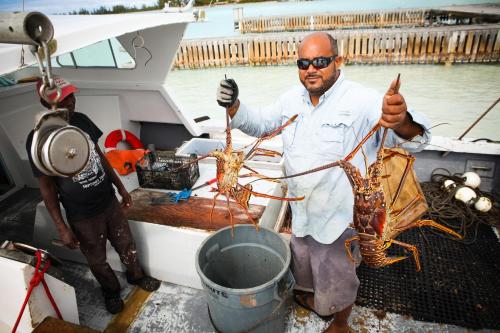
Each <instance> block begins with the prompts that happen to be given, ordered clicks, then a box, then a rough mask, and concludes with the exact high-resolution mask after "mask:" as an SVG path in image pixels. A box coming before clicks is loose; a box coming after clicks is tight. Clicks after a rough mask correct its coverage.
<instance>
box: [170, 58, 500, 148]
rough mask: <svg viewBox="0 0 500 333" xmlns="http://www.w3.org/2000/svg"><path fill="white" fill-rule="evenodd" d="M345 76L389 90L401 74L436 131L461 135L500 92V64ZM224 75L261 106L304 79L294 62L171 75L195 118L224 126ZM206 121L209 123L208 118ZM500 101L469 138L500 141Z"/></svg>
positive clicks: (411, 101)
mask: <svg viewBox="0 0 500 333" xmlns="http://www.w3.org/2000/svg"><path fill="white" fill-rule="evenodd" d="M343 70H344V73H345V75H346V78H348V79H350V80H353V81H357V82H359V83H362V84H364V85H366V86H369V87H372V88H375V89H377V90H378V91H380V92H381V93H383V92H385V91H386V90H387V88H388V86H389V83H390V82H391V81H392V80H393V79H394V78H395V77H396V76H397V74H398V73H401V82H402V85H401V94H403V96H404V97H405V100H406V102H407V104H408V106H409V107H410V108H413V109H415V110H417V111H419V112H422V113H423V114H425V115H426V116H427V117H428V118H429V119H430V120H431V123H432V124H433V125H434V126H435V125H437V124H440V123H447V124H446V125H440V126H437V127H436V128H434V129H433V133H434V134H435V135H440V136H450V137H458V136H459V135H460V134H462V133H463V132H464V131H465V129H466V128H467V127H468V126H469V125H470V124H471V123H472V122H473V121H474V120H475V119H476V118H477V117H478V116H479V115H481V114H482V113H483V112H484V111H485V110H486V109H487V108H488V106H489V105H491V104H492V103H493V102H494V101H495V100H496V99H497V98H498V97H499V96H500V65H499V64H468V65H452V66H444V65H379V66H377V65H352V66H344V67H343ZM224 74H227V75H228V77H232V78H234V79H235V80H236V82H237V83H238V85H239V88H240V96H241V100H242V101H243V102H245V103H246V104H248V105H250V106H253V107H259V106H265V105H267V104H270V103H272V102H273V101H275V100H276V99H277V97H278V96H279V95H280V94H281V93H283V92H285V91H286V90H287V89H289V88H290V87H291V86H293V85H294V84H300V82H299V80H298V75H297V69H296V68H295V67H294V66H275V67H231V68H214V69H205V70H177V71H173V72H171V73H170V74H169V77H168V79H167V85H169V86H170V87H171V89H172V90H173V92H174V94H175V96H176V97H177V99H178V101H179V103H180V105H181V108H184V109H185V110H186V111H187V112H189V114H190V115H191V116H192V117H193V118H194V117H199V116H203V115H208V116H209V117H210V118H211V119H212V120H211V121H210V124H211V125H216V126H224V112H223V109H222V108H221V107H220V106H218V105H217V103H216V101H215V94H216V89H217V85H218V82H219V81H220V80H221V79H223V78H224ZM204 124H205V123H204ZM499 128H500V104H499V105H497V106H496V107H495V108H494V109H493V110H491V111H490V113H489V114H488V115H487V116H486V117H485V118H484V119H483V120H482V121H481V122H480V123H479V124H478V125H477V126H476V127H475V128H474V129H473V130H472V131H471V132H470V133H469V134H468V136H467V137H470V138H480V137H481V138H484V137H487V138H490V139H493V140H500V130H499Z"/></svg>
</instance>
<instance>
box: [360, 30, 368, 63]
mask: <svg viewBox="0 0 500 333" xmlns="http://www.w3.org/2000/svg"><path fill="white" fill-rule="evenodd" d="M360 39H361V62H362V63H365V62H366V60H367V58H368V57H367V55H368V35H367V34H366V33H365V34H362V35H361V36H360Z"/></svg>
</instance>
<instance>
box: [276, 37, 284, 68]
mask: <svg viewBox="0 0 500 333" xmlns="http://www.w3.org/2000/svg"><path fill="white" fill-rule="evenodd" d="M282 47H283V39H282V38H279V39H278V41H277V42H276V63H277V64H278V65H281V64H282V63H283V49H282Z"/></svg>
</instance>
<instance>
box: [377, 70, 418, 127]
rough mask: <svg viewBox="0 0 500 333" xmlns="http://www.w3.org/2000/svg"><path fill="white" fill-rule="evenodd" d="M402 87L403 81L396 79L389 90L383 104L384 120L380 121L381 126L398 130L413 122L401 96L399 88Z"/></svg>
mask: <svg viewBox="0 0 500 333" xmlns="http://www.w3.org/2000/svg"><path fill="white" fill-rule="evenodd" d="M400 86H401V81H398V80H397V79H395V80H394V81H392V83H391V86H390V87H389V90H387V92H386V93H385V95H384V101H383V103H382V118H381V119H380V125H382V126H384V127H387V128H392V129H393V130H396V131H397V130H398V129H399V128H400V127H401V126H403V125H405V124H408V122H411V119H410V117H409V116H408V114H407V112H406V111H407V107H406V102H405V99H404V98H403V96H402V95H401V94H399V87H400Z"/></svg>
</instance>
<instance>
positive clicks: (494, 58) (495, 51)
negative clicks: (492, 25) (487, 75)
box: [491, 31, 500, 61]
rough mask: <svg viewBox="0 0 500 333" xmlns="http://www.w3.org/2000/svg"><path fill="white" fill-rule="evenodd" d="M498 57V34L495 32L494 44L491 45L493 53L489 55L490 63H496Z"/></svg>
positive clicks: (499, 50) (499, 52)
mask: <svg viewBox="0 0 500 333" xmlns="http://www.w3.org/2000/svg"><path fill="white" fill-rule="evenodd" d="M499 55H500V32H499V31H497V37H496V38H495V43H494V44H493V52H492V54H491V60H492V61H498V60H499V59H498V57H499Z"/></svg>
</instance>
